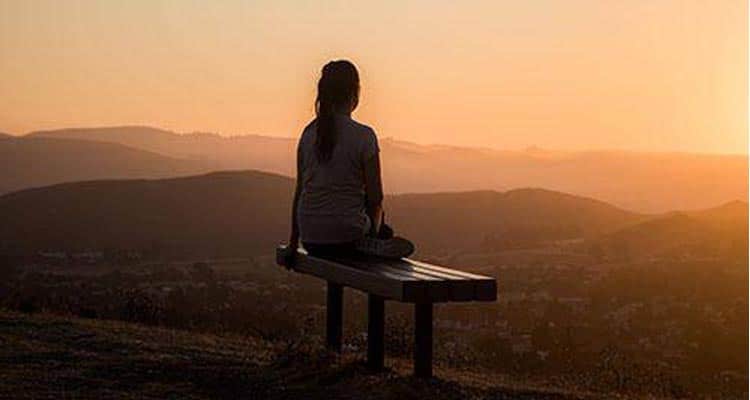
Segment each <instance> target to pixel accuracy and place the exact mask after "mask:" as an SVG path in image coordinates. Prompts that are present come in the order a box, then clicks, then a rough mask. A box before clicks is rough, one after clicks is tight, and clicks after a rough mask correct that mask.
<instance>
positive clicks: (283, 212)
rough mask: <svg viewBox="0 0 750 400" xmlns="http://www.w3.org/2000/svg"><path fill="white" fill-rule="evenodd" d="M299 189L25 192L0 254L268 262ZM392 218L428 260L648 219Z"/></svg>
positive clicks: (508, 213) (472, 201)
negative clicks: (129, 253)
mask: <svg viewBox="0 0 750 400" xmlns="http://www.w3.org/2000/svg"><path fill="white" fill-rule="evenodd" d="M293 184H294V183H293V181H292V180H291V179H289V178H286V177H283V176H280V175H275V174H268V173H263V172H257V171H241V172H217V173H211V174H208V175H200V176H191V177H184V178H172V179H160V180H119V181H118V180H106V181H90V182H75V183H67V184H60V185H54V186H48V187H43V188H36V189H29V190H23V191H19V192H15V193H10V194H7V195H4V196H0V220H2V221H3V224H0V246H5V247H6V248H7V249H19V250H22V251H24V252H28V251H38V250H43V249H78V250H82V249H139V250H147V251H154V252H160V253H164V254H169V255H180V256H185V257H189V256H195V255H202V256H227V255H232V256H240V255H250V254H267V253H269V252H270V251H271V250H272V249H273V248H274V246H275V245H276V244H278V243H280V242H283V241H285V240H286V239H287V235H288V232H289V220H290V218H289V215H290V208H291V196H292V190H293ZM386 209H387V219H388V221H389V222H390V223H392V224H393V225H394V226H395V228H396V229H397V230H398V231H399V232H400V233H401V234H403V235H406V236H407V237H410V238H412V239H413V240H414V241H415V242H416V243H417V245H418V247H419V249H420V251H428V252H430V253H432V254H435V253H456V252H460V251H481V250H488V249H501V248H505V247H507V246H516V245H518V244H524V243H536V242H538V241H543V240H558V239H571V238H577V237H582V236H585V235H595V234H599V233H601V232H605V231H611V230H614V229H617V228H618V227H621V226H623V225H626V224H628V223H633V222H636V221H640V220H642V219H643V218H644V217H643V216H642V215H638V214H633V213H630V212H627V211H624V210H621V209H618V208H616V207H614V206H611V205H608V204H606V203H603V202H600V201H596V200H592V199H587V198H582V197H577V196H572V195H567V194H564V193H557V192H553V191H548V190H538V189H524V190H514V191H511V192H507V193H498V192H490V191H484V192H467V193H438V194H416V195H399V196H392V197H388V198H387V199H386Z"/></svg>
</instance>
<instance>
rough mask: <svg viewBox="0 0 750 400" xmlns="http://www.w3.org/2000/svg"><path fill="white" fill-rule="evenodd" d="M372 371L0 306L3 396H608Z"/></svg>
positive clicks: (290, 352) (398, 369)
mask: <svg viewBox="0 0 750 400" xmlns="http://www.w3.org/2000/svg"><path fill="white" fill-rule="evenodd" d="M386 362H387V367H388V368H387V370H386V371H384V372H382V373H377V374H373V373H368V372H367V371H366V369H365V368H364V363H363V355H362V354H359V353H344V354H343V355H336V354H332V353H329V352H326V351H324V350H323V349H322V346H320V344H319V343H307V344H301V343H284V344H278V343H270V342H266V341H263V340H261V339H257V338H247V337H227V336H215V335H204V334H197V333H192V332H188V331H177V330H169V329H161V328H153V327H146V326H142V325H137V324H130V323H123V322H114V321H101V320H88V319H78V318H65V317H60V316H53V315H45V314H35V315H26V314H19V313H13V312H8V311H0V398H13V399H38V398H55V399H63V398H64V399H77V398H96V399H104V398H125V399H129V398H134V399H135V398H137V399H143V398H159V399H165V398H167V399H169V398H175V399H204V398H228V399H229V398H231V399H242V398H247V399H259V398H270V399H296V398H300V399H302V398H304V399H330V398H334V399H335V398H342V399H354V398H357V399H360V398H361V399H399V400H406V399H443V398H445V399H485V398H486V399H582V398H603V397H606V398H612V397H616V396H613V395H612V394H611V393H608V394H597V393H587V392H578V391H575V390H560V389H556V388H551V387H546V386H545V385H542V384H535V383H529V382H517V381H516V382H513V381H511V380H510V379H508V378H507V377H504V376H498V375H492V376H489V375H478V374H476V373H474V374H471V373H466V372H459V371H454V370H448V369H443V368H440V367H439V366H438V367H437V368H436V375H437V376H438V377H439V378H435V379H431V380H427V381H424V380H418V379H414V378H412V377H411V376H410V367H411V363H410V361H409V360H394V359H388V360H387V361H386Z"/></svg>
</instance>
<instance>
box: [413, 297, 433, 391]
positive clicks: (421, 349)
mask: <svg viewBox="0 0 750 400" xmlns="http://www.w3.org/2000/svg"><path fill="white" fill-rule="evenodd" d="M414 341H415V343H414V375H415V376H416V377H418V378H431V377H432V303H417V304H415V305H414Z"/></svg>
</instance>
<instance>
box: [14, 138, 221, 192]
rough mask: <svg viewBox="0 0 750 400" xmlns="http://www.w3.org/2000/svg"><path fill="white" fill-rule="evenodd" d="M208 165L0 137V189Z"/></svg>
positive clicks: (89, 145)
mask: <svg viewBox="0 0 750 400" xmlns="http://www.w3.org/2000/svg"><path fill="white" fill-rule="evenodd" d="M210 168H211V165H210V164H209V163H204V162H197V161H187V160H178V159H175V158H172V157H167V156H163V155H159V154H156V153H152V152H148V151H144V150H139V149H135V148H131V147H127V146H123V145H121V144H117V143H104V142H98V141H85V140H74V139H55V138H45V137H21V138H18V137H7V138H6V137H0V170H2V171H3V172H2V174H0V193H4V192H10V191H14V190H19V189H24V188H29V187H37V186H45V185H50V184H55V183H61V182H72V181H80V180H91V179H102V178H112V179H116V178H143V177H148V178H159V177H168V176H178V175H190V174H195V173H200V172H205V171H207V170H209V169H210Z"/></svg>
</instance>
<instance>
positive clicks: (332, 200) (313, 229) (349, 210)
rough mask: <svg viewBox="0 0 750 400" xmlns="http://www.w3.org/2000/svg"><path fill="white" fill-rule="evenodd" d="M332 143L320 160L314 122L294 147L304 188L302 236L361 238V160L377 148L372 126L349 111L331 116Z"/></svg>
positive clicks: (335, 240)
mask: <svg viewBox="0 0 750 400" xmlns="http://www.w3.org/2000/svg"><path fill="white" fill-rule="evenodd" d="M335 133H336V134H335V140H334V141H335V145H334V147H333V151H332V152H331V154H330V158H329V159H328V160H326V161H324V162H321V161H320V157H319V154H318V152H317V149H316V141H317V123H316V122H313V123H311V124H309V125H308V126H307V127H306V128H305V130H304V131H303V133H302V137H301V138H300V141H299V146H298V149H297V162H298V164H299V165H298V168H299V171H300V179H301V181H302V182H301V184H302V191H301V193H300V199H299V206H298V209H297V218H298V220H299V228H300V236H301V239H302V241H303V242H310V243H341V242H347V241H353V240H357V239H358V238H361V237H362V235H363V232H364V231H365V230H366V229H367V228H368V225H369V222H368V218H367V215H366V212H365V182H364V165H365V162H366V161H367V160H368V159H369V158H371V157H374V156H375V155H377V154H378V151H379V149H378V142H377V137H376V136H375V132H374V131H373V130H372V128H370V127H368V126H366V125H363V124H360V123H358V122H356V121H354V120H353V119H351V118H350V117H349V116H347V115H344V114H337V115H336V116H335Z"/></svg>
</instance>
